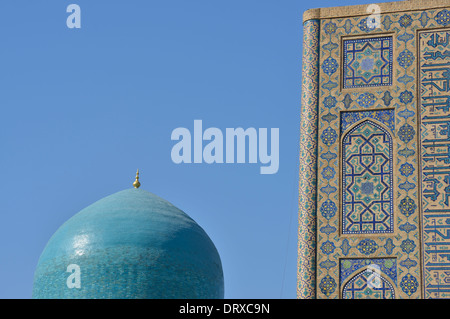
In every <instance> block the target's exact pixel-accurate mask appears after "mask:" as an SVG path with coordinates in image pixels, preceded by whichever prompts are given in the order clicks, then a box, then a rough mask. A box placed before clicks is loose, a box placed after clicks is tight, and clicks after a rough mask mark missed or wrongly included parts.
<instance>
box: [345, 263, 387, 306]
mask: <svg viewBox="0 0 450 319" xmlns="http://www.w3.org/2000/svg"><path fill="white" fill-rule="evenodd" d="M342 298H343V299H395V291H394V287H393V286H392V284H391V283H390V282H389V281H387V280H386V278H385V277H384V276H382V275H381V274H380V273H378V272H375V271H372V270H369V269H366V270H364V271H362V272H360V273H358V274H357V275H355V276H354V277H353V278H351V279H350V280H349V281H348V282H347V283H346V284H345V285H344V287H343V290H342Z"/></svg>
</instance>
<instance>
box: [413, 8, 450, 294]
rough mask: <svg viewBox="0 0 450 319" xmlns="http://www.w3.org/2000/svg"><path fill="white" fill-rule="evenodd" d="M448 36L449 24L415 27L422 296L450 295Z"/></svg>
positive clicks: (440, 20)
mask: <svg viewBox="0 0 450 319" xmlns="http://www.w3.org/2000/svg"><path fill="white" fill-rule="evenodd" d="M446 19H448V15H447V13H446V12H441V13H440V15H439V17H437V21H438V23H440V24H445V23H446V21H447V20H446ZM449 42H450V30H443V31H433V32H420V33H419V45H420V56H419V68H420V71H419V74H420V92H421V94H420V105H421V114H422V115H421V142H422V143H421V144H422V149H421V162H422V176H421V180H422V201H423V221H422V222H423V243H422V249H423V256H424V278H423V281H424V293H425V296H424V297H425V298H449V297H450V201H449V199H450V44H449Z"/></svg>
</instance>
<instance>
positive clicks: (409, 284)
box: [298, 7, 450, 298]
mask: <svg viewBox="0 0 450 319" xmlns="http://www.w3.org/2000/svg"><path fill="white" fill-rule="evenodd" d="M367 16H368V15H363V16H361V15H359V16H354V17H352V16H348V17H340V18H320V19H317V20H314V21H320V29H318V30H317V32H318V33H319V42H318V43H319V46H320V58H319V61H320V62H319V65H320V67H319V75H318V105H317V107H318V109H317V117H318V123H317V146H316V150H317V174H316V177H317V189H316V191H317V194H316V193H314V194H315V195H316V196H317V197H316V206H314V205H313V204H311V206H312V207H313V209H312V210H311V209H310V210H308V209H306V208H305V207H304V206H303V207H302V206H300V208H299V224H300V225H299V226H302V227H307V225H306V224H305V221H304V220H303V215H304V214H307V213H306V212H308V211H310V212H311V211H312V212H313V214H314V213H315V214H316V215H317V216H316V224H315V225H314V227H315V228H314V229H313V228H310V229H311V230H312V231H314V232H315V233H316V237H315V245H316V246H315V247H316V258H317V259H316V260H315V276H316V278H315V288H316V294H315V297H317V298H450V205H449V204H450V199H449V198H450V94H449V91H450V8H442V7H440V8H434V9H423V10H410V11H403V12H402V11H400V10H396V11H395V12H390V13H382V14H381V19H380V24H379V25H378V27H373V26H372V25H371V24H370V23H367ZM315 23H316V22H315ZM306 26H307V24H305V27H306ZM305 30H306V29H305ZM305 52H306V51H305ZM304 74H305V73H304ZM304 77H305V75H304ZM303 84H305V82H303ZM305 90H306V91H309V90H310V87H308V86H306V87H305V85H303V91H305ZM303 101H304V100H302V103H303ZM303 109H304V106H302V111H303ZM307 121H308V119H305V118H304V116H303V114H302V119H301V122H302V123H303V124H302V125H303V126H302V127H305V125H306V123H307ZM312 127H314V126H311V128H312ZM301 135H302V136H305V133H304V131H302V132H301ZM308 136H312V137H313V135H312V134H311V133H309V135H308ZM309 145H311V144H309ZM301 146H302V145H301ZM300 175H301V179H302V171H301V172H300ZM312 179H313V178H312ZM305 189H306V188H305V187H303V191H302V185H300V193H301V194H302V192H303V193H305ZM311 216H312V215H311ZM311 216H310V217H311ZM299 229H300V228H299ZM303 231H305V230H303ZM311 238H312V237H311ZM300 242H302V240H301V239H300V238H299V243H300ZM302 245H304V244H302ZM299 247H300V244H299ZM299 253H300V248H299ZM299 258H300V254H299ZM299 269H300V268H299ZM299 274H300V270H299ZM303 286H304V284H303V285H302V284H301V283H300V280H299V287H303ZM299 291H300V290H299ZM298 297H299V298H306V297H305V296H302V295H301V294H300V293H299V294H298Z"/></svg>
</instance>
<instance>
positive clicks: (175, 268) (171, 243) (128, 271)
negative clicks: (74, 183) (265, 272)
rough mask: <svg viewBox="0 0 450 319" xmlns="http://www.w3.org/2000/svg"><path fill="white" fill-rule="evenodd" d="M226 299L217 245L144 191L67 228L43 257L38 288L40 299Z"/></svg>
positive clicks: (90, 210)
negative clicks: (73, 266)
mask: <svg viewBox="0 0 450 319" xmlns="http://www.w3.org/2000/svg"><path fill="white" fill-rule="evenodd" d="M69 265H76V266H77V267H79V268H78V270H76V269H72V268H69V269H68V267H69ZM76 272H78V275H79V276H78V278H75V277H74V275H75V273H76ZM74 278H75V279H74ZM74 283H78V284H79V287H77V286H75V287H74V285H73V284H74ZM223 297H224V280H223V272H222V263H221V261H220V257H219V254H218V252H217V250H216V247H215V246H214V244H213V242H212V241H211V239H210V238H209V237H208V235H207V234H206V233H205V231H204V230H203V229H202V228H201V227H200V226H199V225H198V224H197V223H196V222H195V221H194V220H193V219H192V218H190V217H189V216H188V215H187V214H185V213H184V212H182V211H181V210H179V209H178V208H176V207H175V206H173V205H172V204H170V203H169V202H167V201H166V200H164V199H162V198H160V197H158V196H156V195H154V194H152V193H150V192H147V191H145V190H142V189H127V190H124V191H121V192H118V193H115V194H113V195H110V196H108V197H105V198H103V199H101V200H99V201H97V202H95V203H94V204H92V205H90V206H88V207H87V208H85V209H83V210H82V211H80V212H79V213H78V214H76V215H74V216H73V217H72V218H70V219H69V220H68V221H67V222H65V223H64V224H63V225H62V226H61V227H60V228H59V229H58V230H57V231H56V233H55V234H54V235H53V236H52V237H51V238H50V240H49V242H48V243H47V246H46V247H45V249H44V251H43V252H42V254H41V257H40V258H39V261H38V265H37V268H36V271H35V275H34V285H33V298H89V299H91V298H142V299H151V298H158V299H163V298H164V299H165V298H202V299H203V298H223Z"/></svg>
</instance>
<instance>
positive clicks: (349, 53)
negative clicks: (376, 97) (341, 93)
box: [343, 37, 393, 88]
mask: <svg viewBox="0 0 450 319" xmlns="http://www.w3.org/2000/svg"><path fill="white" fill-rule="evenodd" d="M392 45H393V44H392V37H380V38H363V39H355V40H344V66H343V68H344V71H343V75H344V88H359V87H371V86H385V85H391V84H392V62H393V60H392Z"/></svg>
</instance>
